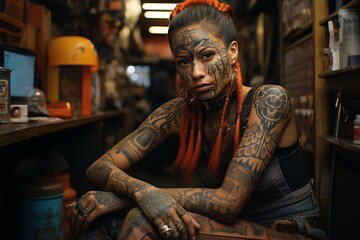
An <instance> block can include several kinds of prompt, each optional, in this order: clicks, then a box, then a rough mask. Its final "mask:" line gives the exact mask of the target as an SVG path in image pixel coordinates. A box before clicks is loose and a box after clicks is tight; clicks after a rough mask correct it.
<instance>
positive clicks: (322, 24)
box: [320, 0, 360, 26]
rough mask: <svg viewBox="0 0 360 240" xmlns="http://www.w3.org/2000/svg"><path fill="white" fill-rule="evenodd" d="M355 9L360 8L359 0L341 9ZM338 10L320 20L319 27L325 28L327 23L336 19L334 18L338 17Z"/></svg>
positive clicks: (353, 0)
mask: <svg viewBox="0 0 360 240" xmlns="http://www.w3.org/2000/svg"><path fill="white" fill-rule="evenodd" d="M356 7H360V0H352V1H351V2H349V3H348V4H346V5H344V6H342V7H341V9H347V8H356ZM339 10H340V9H339ZM339 10H337V11H335V12H333V13H331V14H330V15H329V16H327V17H326V18H324V19H322V20H321V21H320V25H321V26H325V25H326V24H327V22H328V21H330V20H331V19H334V18H336V17H337V16H338V14H339Z"/></svg>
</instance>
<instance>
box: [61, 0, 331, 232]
mask: <svg viewBox="0 0 360 240" xmlns="http://www.w3.org/2000/svg"><path fill="white" fill-rule="evenodd" d="M231 15H232V12H231V8H230V6H229V5H228V4H226V3H223V2H220V1H219V0H187V1H184V2H181V3H179V4H178V5H177V6H176V7H175V9H174V10H173V12H172V14H171V17H170V19H171V21H170V25H169V32H168V40H169V43H170V47H171V51H172V54H173V56H174V60H175V64H176V70H177V73H178V76H179V77H180V79H181V81H182V83H183V86H184V88H183V90H182V93H183V97H182V98H175V99H173V100H170V101H168V102H167V103H165V104H163V105H162V106H160V107H159V108H157V109H156V110H155V111H154V112H153V113H151V114H150V116H149V117H148V118H147V119H146V120H145V121H144V122H143V123H142V124H141V126H140V127H139V128H138V129H136V130H135V131H134V132H133V133H131V134H130V135H128V136H127V137H125V138H124V139H122V140H121V141H120V142H119V143H118V144H117V145H116V146H114V147H113V148H112V149H111V150H109V151H108V152H107V153H105V154H104V155H103V156H102V157H100V158H99V159H98V160H97V161H96V162H94V163H93V164H92V165H91V166H90V167H89V168H88V170H87V172H86V177H87V179H88V180H89V181H90V182H91V183H93V184H95V185H96V186H97V187H98V188H99V189H101V191H90V192H87V193H86V194H85V195H83V196H82V197H81V198H79V199H78V200H77V201H76V202H74V203H72V204H70V205H69V206H68V208H69V209H68V219H69V221H70V228H69V233H68V236H67V238H69V239H225V238H226V239H326V236H325V234H324V231H322V230H321V224H320V223H321V221H320V214H319V208H318V206H317V203H316V200H315V198H314V194H313V191H312V186H311V183H310V178H309V176H308V173H307V170H306V167H305V165H304V160H303V154H302V150H301V147H300V144H299V137H298V135H297V131H296V124H295V118H294V114H293V112H292V106H291V101H290V97H289V95H288V93H287V92H286V90H285V89H284V88H282V87H281V86H278V85H260V86H257V87H254V88H249V87H246V86H243V85H242V78H241V70H240V64H239V61H238V43H237V42H236V41H235V28H234V23H233V21H232V18H231ZM173 134H177V135H178V136H179V137H180V146H179V151H178V155H177V159H176V165H177V166H178V167H179V168H180V169H181V171H182V173H183V175H184V178H185V179H188V180H189V179H192V178H195V177H196V178H197V179H200V181H199V184H198V186H196V187H191V188H167V189H165V188H158V187H156V186H153V185H151V184H149V183H146V182H144V181H141V180H139V179H136V178H134V177H132V176H130V175H128V174H126V170H127V169H128V168H129V167H131V166H132V165H134V164H136V163H137V162H138V161H140V160H141V159H142V158H143V157H144V156H145V155H146V154H148V153H149V152H150V151H151V150H152V149H153V148H154V147H155V146H157V145H158V144H159V143H160V142H162V141H163V140H164V139H166V138H167V137H169V136H171V135H173Z"/></svg>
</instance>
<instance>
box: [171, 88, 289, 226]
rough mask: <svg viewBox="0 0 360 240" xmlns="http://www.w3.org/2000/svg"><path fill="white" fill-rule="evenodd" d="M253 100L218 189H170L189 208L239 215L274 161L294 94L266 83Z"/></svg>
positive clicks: (222, 217) (223, 216) (231, 217)
mask: <svg viewBox="0 0 360 240" xmlns="http://www.w3.org/2000/svg"><path fill="white" fill-rule="evenodd" d="M253 103H254V104H253V109H252V111H251V113H250V116H249V121H248V127H247V128H246V130H245V132H244V135H243V137H242V139H241V142H240V144H239V148H238V149H237V151H236V153H235V155H234V156H233V158H232V160H231V162H230V164H229V166H228V170H227V172H226V175H225V178H224V181H223V184H222V186H221V187H220V188H218V189H209V188H192V189H191V188H189V189H187V188H178V189H168V191H169V193H170V194H171V195H172V196H173V197H174V198H175V199H177V201H178V202H179V203H180V204H181V205H183V207H184V208H185V209H186V210H187V211H191V212H196V213H198V214H201V215H204V216H208V217H210V218H213V219H215V220H218V221H222V222H225V223H233V222H234V221H235V220H236V219H237V217H238V215H239V213H240V211H241V209H242V208H243V207H244V205H245V204H246V202H247V200H248V199H249V197H250V195H251V193H252V192H253V190H254V189H255V187H256V184H257V182H258V180H259V179H260V177H261V175H262V173H263V171H264V170H265V168H266V166H267V165H268V163H269V162H270V160H271V158H272V154H273V153H274V151H275V149H276V146H277V144H278V142H279V139H280V137H281V134H282V132H283V130H284V128H285V126H286V124H287V123H288V119H289V115H290V114H289V113H290V111H291V102H290V98H289V96H288V94H287V92H286V91H285V90H284V89H283V88H282V87H280V86H275V85H266V86H263V87H262V88H260V89H259V90H258V92H257V94H256V97H255V98H254V102H253Z"/></svg>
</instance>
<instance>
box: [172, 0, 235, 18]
mask: <svg viewBox="0 0 360 240" xmlns="http://www.w3.org/2000/svg"><path fill="white" fill-rule="evenodd" d="M198 4H207V5H210V6H213V7H214V8H216V9H218V10H219V11H220V12H223V13H226V14H228V15H229V16H230V17H231V18H232V11H231V6H230V5H228V4H226V3H222V2H220V1H218V0H187V1H184V2H181V3H179V4H177V5H176V7H175V8H174V10H173V11H172V12H171V14H170V20H171V19H173V18H174V17H175V16H176V15H177V14H178V13H180V12H181V11H183V10H184V9H186V8H188V7H191V6H195V5H198Z"/></svg>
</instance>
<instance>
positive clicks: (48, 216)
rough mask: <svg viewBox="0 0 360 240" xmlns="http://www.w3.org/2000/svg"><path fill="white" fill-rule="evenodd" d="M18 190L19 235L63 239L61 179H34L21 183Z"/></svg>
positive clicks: (37, 239) (24, 238)
mask: <svg viewBox="0 0 360 240" xmlns="http://www.w3.org/2000/svg"><path fill="white" fill-rule="evenodd" d="M18 190H19V191H18V192H19V195H18V201H17V235H18V239H21V240H50V239H51V240H58V239H59V240H61V239H63V230H62V229H63V226H62V207H63V206H62V197H63V187H62V185H61V183H59V182H49V181H48V182H43V181H42V182H40V181H31V182H28V183H26V184H22V185H21V186H20V187H18Z"/></svg>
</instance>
